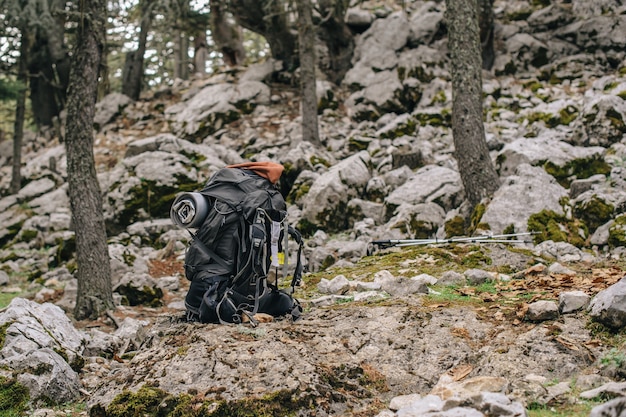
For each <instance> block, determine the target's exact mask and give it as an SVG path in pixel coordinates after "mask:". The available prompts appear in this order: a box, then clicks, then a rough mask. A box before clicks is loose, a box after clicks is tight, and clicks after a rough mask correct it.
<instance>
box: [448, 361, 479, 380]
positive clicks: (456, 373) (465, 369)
mask: <svg viewBox="0 0 626 417" xmlns="http://www.w3.org/2000/svg"><path fill="white" fill-rule="evenodd" d="M473 370H474V368H473V367H472V365H470V364H465V365H459V366H456V367H454V368H452V369H450V370H448V372H446V373H447V374H448V375H449V376H450V377H451V378H452V380H453V381H460V380H462V379H463V378H465V377H466V376H468V375H469V374H470V373H471V372H472V371H473Z"/></svg>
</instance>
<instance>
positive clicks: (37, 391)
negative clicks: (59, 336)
mask: <svg viewBox="0 0 626 417" xmlns="http://www.w3.org/2000/svg"><path fill="white" fill-rule="evenodd" d="M0 366H3V367H8V368H9V369H12V370H13V371H14V372H16V373H18V375H17V382H19V383H20V384H22V385H24V386H25V387H26V388H28V391H29V395H30V398H31V400H32V401H34V402H36V403H38V402H42V403H45V404H49V403H50V402H52V403H53V404H57V405H61V404H64V403H67V402H71V401H74V400H76V399H78V398H79V397H80V396H81V393H80V389H81V383H80V379H79V377H78V374H77V373H76V372H75V371H74V370H73V369H72V368H71V367H70V365H69V364H68V363H67V362H66V361H65V360H64V359H63V358H62V357H61V355H59V354H58V353H56V352H55V351H54V350H52V349H50V348H48V347H45V348H40V349H35V350H29V351H26V352H24V353H20V354H17V355H13V356H10V357H8V358H4V359H0Z"/></svg>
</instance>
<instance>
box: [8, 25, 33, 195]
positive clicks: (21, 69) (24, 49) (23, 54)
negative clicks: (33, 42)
mask: <svg viewBox="0 0 626 417" xmlns="http://www.w3.org/2000/svg"><path fill="white" fill-rule="evenodd" d="M21 32H22V39H21V43H20V58H19V63H18V70H17V81H18V84H19V85H20V91H19V93H18V95H17V103H16V107H15V124H14V129H13V172H12V176H11V193H13V194H17V192H18V191H19V190H20V188H22V172H21V171H22V140H23V138H24V118H25V115H26V91H27V89H28V66H27V64H26V63H27V62H28V51H29V49H30V39H31V34H30V30H29V29H28V28H27V27H23V28H22V30H21Z"/></svg>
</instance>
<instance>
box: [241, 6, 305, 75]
mask: <svg viewBox="0 0 626 417" xmlns="http://www.w3.org/2000/svg"><path fill="white" fill-rule="evenodd" d="M230 11H231V12H232V13H233V15H234V16H235V19H237V22H238V23H239V24H240V25H241V26H243V27H244V28H246V29H248V30H251V31H253V32H255V33H258V34H259V35H262V36H263V37H264V38H265V40H266V41H267V43H268V44H269V46H270V50H271V52H272V58H274V59H276V60H278V61H283V63H284V65H285V69H287V70H293V69H295V68H297V66H298V54H297V53H296V45H297V36H296V35H295V34H294V32H293V30H292V23H293V22H290V20H289V10H288V4H287V2H286V1H285V0H230Z"/></svg>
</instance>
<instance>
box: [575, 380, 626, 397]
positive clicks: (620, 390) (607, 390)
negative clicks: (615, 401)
mask: <svg viewBox="0 0 626 417" xmlns="http://www.w3.org/2000/svg"><path fill="white" fill-rule="evenodd" d="M600 396H609V397H626V382H609V383H606V384H604V385H602V386H601V387H598V388H594V389H590V390H588V391H584V392H581V393H580V398H584V399H587V400H590V399H592V398H597V397H600Z"/></svg>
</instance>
